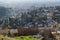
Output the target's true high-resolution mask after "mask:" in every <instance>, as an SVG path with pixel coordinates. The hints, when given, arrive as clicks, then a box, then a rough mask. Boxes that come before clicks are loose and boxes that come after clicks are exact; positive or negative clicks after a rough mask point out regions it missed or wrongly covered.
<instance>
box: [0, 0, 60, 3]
mask: <svg viewBox="0 0 60 40" xmlns="http://www.w3.org/2000/svg"><path fill="white" fill-rule="evenodd" d="M47 1H49V2H56V1H60V0H0V3H13V2H21V3H22V2H47Z"/></svg>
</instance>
